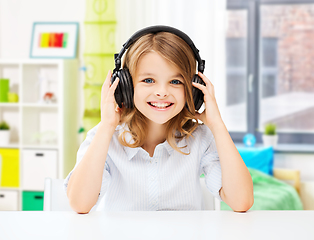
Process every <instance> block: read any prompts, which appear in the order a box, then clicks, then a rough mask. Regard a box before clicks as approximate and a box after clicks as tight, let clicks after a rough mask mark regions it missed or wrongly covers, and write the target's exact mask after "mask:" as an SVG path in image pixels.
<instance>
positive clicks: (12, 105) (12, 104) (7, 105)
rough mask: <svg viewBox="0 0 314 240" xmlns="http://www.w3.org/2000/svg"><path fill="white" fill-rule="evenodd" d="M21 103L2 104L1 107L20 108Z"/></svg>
mask: <svg viewBox="0 0 314 240" xmlns="http://www.w3.org/2000/svg"><path fill="white" fill-rule="evenodd" d="M18 106H19V103H2V102H1V103H0V107H18Z"/></svg>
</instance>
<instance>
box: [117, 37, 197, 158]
mask: <svg viewBox="0 0 314 240" xmlns="http://www.w3.org/2000/svg"><path fill="white" fill-rule="evenodd" d="M151 51H154V52H156V53H158V54H160V55H161V56H162V57H163V58H164V59H165V60H166V61H168V62H169V63H170V64H172V65H173V66H175V67H176V68H177V69H178V71H179V73H180V74H181V75H182V76H183V79H184V91H185V96H186V105H185V107H184V108H183V109H182V111H181V112H180V113H179V114H177V115H176V116H175V117H173V118H172V119H170V120H169V121H168V122H167V123H166V124H167V125H166V132H167V136H166V140H167V141H168V143H169V145H170V146H171V147H172V148H173V149H175V150H176V151H178V152H180V153H182V154H185V155H188V154H189V153H184V152H182V151H181V150H180V149H182V148H185V147H186V146H183V147H180V148H179V147H178V146H177V144H176V143H177V141H178V140H181V139H182V138H184V137H187V138H188V137H190V136H192V133H193V131H194V130H195V129H196V128H197V126H198V121H197V119H196V117H195V106H194V102H193V96H192V78H193V76H194V74H195V73H196V59H195V56H194V53H193V51H192V49H191V48H190V46H189V45H188V44H187V43H186V42H185V41H184V40H183V39H181V38H180V37H178V36H177V35H175V34H172V33H169V32H158V33H154V34H153V33H149V34H146V35H144V36H142V37H140V38H139V39H138V40H137V41H135V42H134V43H133V44H132V45H131V46H130V47H129V49H128V50H127V52H126V54H125V57H124V59H123V66H122V67H123V68H127V69H129V72H130V74H131V76H136V69H137V66H138V63H139V60H140V58H141V57H142V56H143V55H145V54H147V53H149V52H151ZM120 123H125V124H126V125H127V126H128V128H129V130H128V131H127V130H125V131H123V132H122V133H120V135H119V141H120V143H121V144H122V145H124V146H128V147H132V148H135V147H140V146H142V145H143V144H144V143H145V140H146V137H147V136H146V133H147V118H146V117H145V116H144V115H143V114H142V113H141V112H140V111H139V110H138V109H137V108H136V107H134V108H132V109H128V108H123V111H122V114H121V121H120ZM127 132H129V133H130V134H131V136H132V138H133V141H132V143H130V142H128V141H126V133H127ZM192 137H193V136H192Z"/></svg>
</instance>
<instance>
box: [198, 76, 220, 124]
mask: <svg viewBox="0 0 314 240" xmlns="http://www.w3.org/2000/svg"><path fill="white" fill-rule="evenodd" d="M198 75H199V76H200V77H201V78H202V79H203V81H204V82H205V84H206V86H204V85H202V84H199V83H194V82H192V85H193V86H194V87H196V88H198V89H200V90H201V91H202V92H203V94H204V103H205V110H204V111H203V112H202V113H201V114H199V113H198V112H196V113H195V115H196V117H197V118H198V119H199V120H201V121H202V122H203V123H204V124H205V125H206V126H207V127H209V129H211V130H212V128H213V127H214V126H215V125H217V124H219V123H222V118H221V116H220V112H219V109H218V105H217V102H216V98H215V91H214V85H213V84H212V83H211V82H210V81H209V79H208V78H207V77H206V76H205V75H204V74H202V73H201V72H199V73H198Z"/></svg>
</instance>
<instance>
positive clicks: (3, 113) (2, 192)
mask: <svg viewBox="0 0 314 240" xmlns="http://www.w3.org/2000/svg"><path fill="white" fill-rule="evenodd" d="M78 74H79V64H78V60H77V59H66V60H61V59H55V60H54V59H51V60H50V59H25V60H3V59H2V60H1V59H0V79H9V92H12V93H15V94H17V95H18V101H17V102H0V122H1V121H6V122H7V123H8V124H9V125H10V139H9V143H8V144H2V145H0V158H1V159H0V210H42V207H43V205H42V204H43V191H44V179H45V178H46V177H51V178H60V179H64V178H65V177H66V176H67V174H68V173H69V172H70V171H71V169H72V168H73V167H74V165H75V162H76V152H77V143H78V128H79V127H78V90H79V89H78ZM2 95H3V93H2ZM11 101H12V100H11Z"/></svg>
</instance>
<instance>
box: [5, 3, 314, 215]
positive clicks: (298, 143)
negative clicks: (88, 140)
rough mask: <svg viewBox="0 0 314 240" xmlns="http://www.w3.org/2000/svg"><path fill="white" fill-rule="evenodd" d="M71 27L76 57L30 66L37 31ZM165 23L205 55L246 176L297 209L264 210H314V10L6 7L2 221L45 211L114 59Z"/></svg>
mask: <svg viewBox="0 0 314 240" xmlns="http://www.w3.org/2000/svg"><path fill="white" fill-rule="evenodd" d="M69 22H71V23H75V24H77V26H78V33H77V35H75V34H74V35H69V37H71V38H72V37H73V41H74V44H73V46H72V47H73V49H74V52H75V54H74V55H71V56H70V57H64V56H63V57H62V56H61V57H55V56H54V54H52V55H51V54H50V55H49V54H48V55H46V56H45V55H40V56H39V57H38V56H36V55H34V53H33V52H32V49H34V48H35V47H36V46H35V45H34V41H35V40H34V39H36V37H38V36H37V35H36V34H35V32H36V31H35V30H34V29H35V26H36V24H35V23H37V24H44V23H46V24H47V23H49V24H51V23H59V24H61V25H62V24H67V23H69ZM157 24H160V25H170V26H172V27H176V28H178V29H180V30H182V31H183V32H185V33H187V34H188V35H189V36H190V38H191V39H192V40H193V41H194V43H195V45H196V47H197V48H198V49H199V50H200V55H201V57H202V59H205V61H206V68H205V75H207V77H209V79H210V80H211V81H212V82H213V84H214V86H215V93H216V99H217V102H218V105H219V109H220V111H221V114H222V118H223V120H224V122H225V124H226V126H227V128H228V130H229V132H230V135H231V136H232V138H233V140H234V142H235V144H236V146H237V147H238V149H239V152H240V154H241V156H242V158H243V159H244V160H245V163H246V164H247V166H248V167H252V168H253V169H255V170H261V172H264V173H265V174H266V175H267V176H269V177H271V178H274V179H275V180H280V181H283V182H285V183H286V184H288V185H289V186H291V188H292V190H291V189H290V190H288V191H292V193H291V196H294V197H291V198H292V199H294V200H291V201H290V200H288V201H289V202H291V206H292V205H294V206H297V207H295V208H293V207H291V206H288V207H283V205H282V204H281V203H282V201H287V198H286V197H284V199H279V200H278V201H279V203H278V204H277V206H276V207H277V208H273V206H266V207H265V208H264V209H265V210H266V209H269V210H270V209H277V210H284V209H301V208H302V209H306V210H307V209H314V71H313V69H314V47H313V46H312V45H313V44H312V43H313V40H314V0H313V1H310V0H304V1H303V0H215V1H208V0H195V1H188V0H158V1H157V0H54V1H52V0H27V1H25V0H24V1H23V0H0V122H3V121H5V122H6V123H7V125H9V128H10V129H9V130H10V135H9V137H8V140H7V141H5V140H3V141H0V156H1V162H2V164H1V166H2V169H1V176H0V177H1V178H0V179H1V182H0V193H1V192H2V195H5V196H9V198H8V199H11V200H10V201H4V200H3V199H2V200H3V201H2V202H1V198H0V210H1V209H4V210H10V209H18V210H34V209H35V208H39V209H41V205H42V202H39V203H38V204H37V205H36V201H37V200H38V201H42V196H43V194H42V195H40V194H41V193H42V192H43V188H44V179H45V178H46V177H51V178H64V177H65V176H66V175H67V174H68V173H69V171H70V170H71V169H72V168H73V167H74V164H75V154H76V151H77V149H78V147H79V145H80V143H81V142H82V141H83V140H84V138H85V135H86V133H87V131H88V130H90V129H91V128H92V127H93V126H95V125H96V124H97V123H98V122H99V120H100V89H101V85H102V83H103V81H104V79H105V76H106V74H107V72H108V70H109V69H111V70H112V69H113V68H114V61H113V54H114V53H116V52H119V51H120V49H121V47H122V45H123V43H125V42H126V41H127V40H128V38H129V37H130V36H131V35H132V34H133V33H134V32H136V31H137V30H139V29H141V28H143V27H146V26H150V25H157ZM59 29H60V30H58V28H56V30H52V31H53V32H58V31H61V32H62V31H63V30H62V28H59ZM47 31H48V32H49V31H50V30H49V29H48V30H47ZM69 40H70V38H69ZM37 47H38V48H40V46H37ZM50 50H51V51H54V48H51V49H50ZM55 51H58V50H56V49H55ZM1 94H2V95H1ZM47 94H48V95H47ZM1 96H2V98H1ZM3 96H5V97H3ZM3 130H5V127H3ZM0 133H1V125H0ZM3 136H4V135H3ZM267 137H272V139H273V140H271V141H274V142H270V143H269V142H267V141H266V138H267ZM0 138H1V135H0ZM3 139H4V137H3ZM43 159H44V161H43ZM265 166H266V167H265ZM265 168H267V170H265ZM277 170H278V171H277ZM280 170H285V171H283V172H280ZM251 174H253V173H251ZM265 181H266V180H265ZM267 181H268V180H267ZM269 181H270V180H269ZM269 189H271V190H269ZM263 191H265V190H263ZM266 191H271V193H269V194H271V195H276V194H277V195H281V197H282V196H285V193H284V192H283V193H282V194H279V192H280V190H278V189H276V188H272V187H268V190H266ZM293 191H295V192H293ZM12 199H14V201H13V202H14V204H13V205H12V204H11V205H10V204H9V205H8V203H7V202H10V203H12ZM29 199H30V200H29ZM34 199H37V200H34ZM34 201H35V202H34ZM261 201H262V200H261ZM263 201H265V199H263ZM298 201H299V202H298ZM257 202H258V201H257ZM296 202H297V203H296ZM1 203H2V206H3V207H1ZM278 206H279V207H278ZM256 207H260V206H256ZM256 209H257V208H256Z"/></svg>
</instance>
